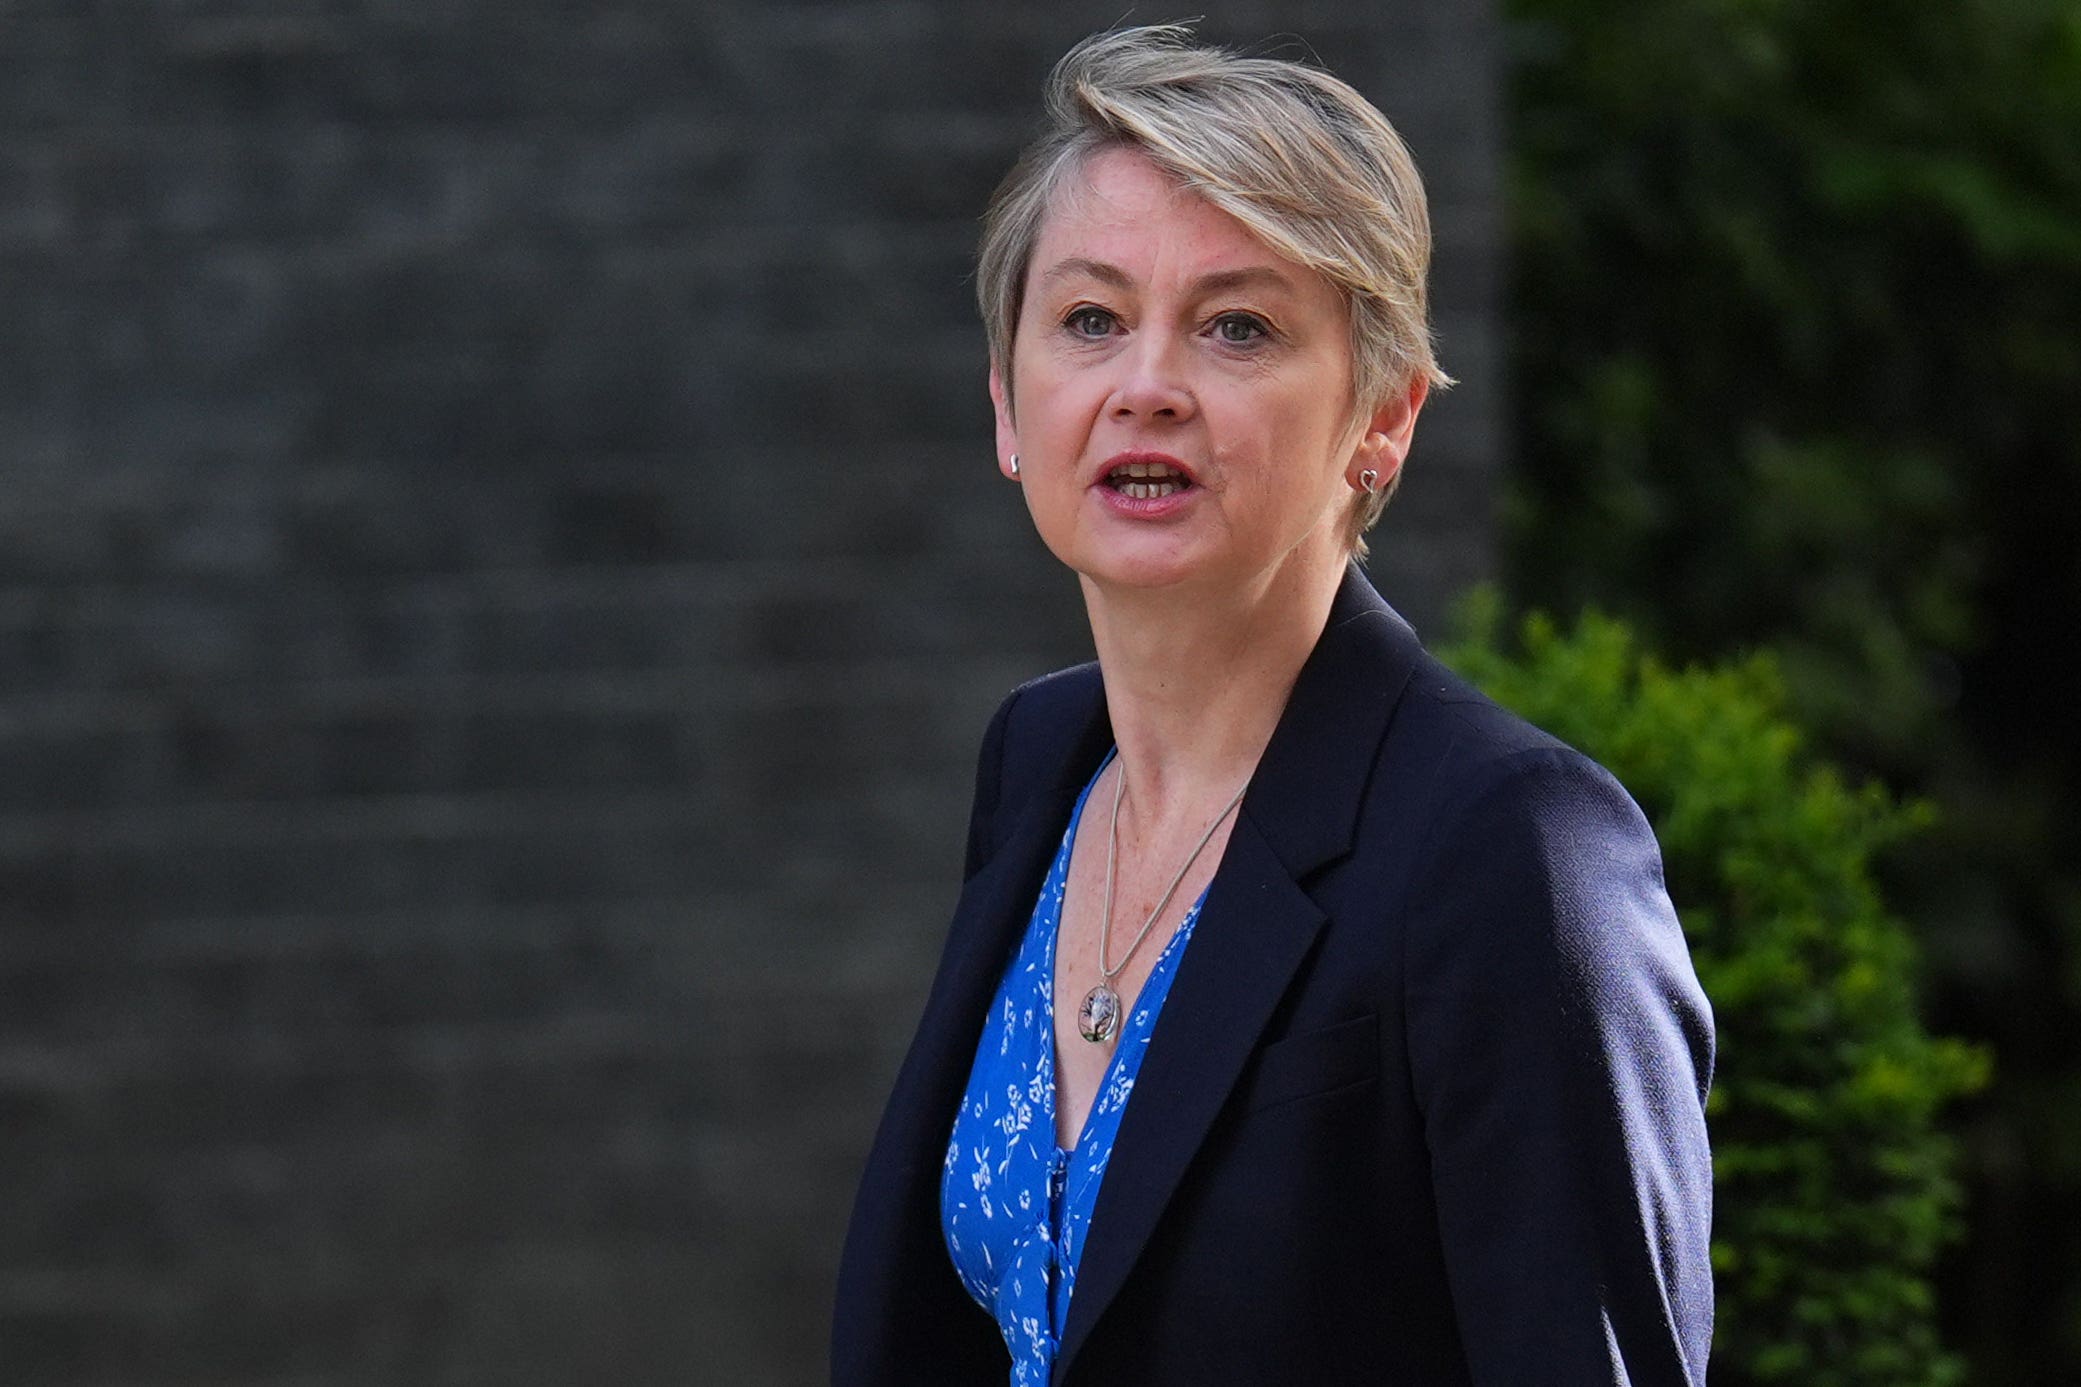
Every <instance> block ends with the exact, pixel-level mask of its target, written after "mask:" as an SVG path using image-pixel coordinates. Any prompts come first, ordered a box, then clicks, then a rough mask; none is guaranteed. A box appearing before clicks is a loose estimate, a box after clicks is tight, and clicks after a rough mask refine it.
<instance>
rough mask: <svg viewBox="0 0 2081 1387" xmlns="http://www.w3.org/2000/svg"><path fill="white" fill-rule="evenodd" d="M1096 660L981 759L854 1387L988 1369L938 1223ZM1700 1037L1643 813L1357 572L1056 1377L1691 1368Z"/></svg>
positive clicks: (1252, 839) (1146, 1100)
mask: <svg viewBox="0 0 2081 1387" xmlns="http://www.w3.org/2000/svg"><path fill="white" fill-rule="evenodd" d="M1111 742H1112V735H1111V732H1110V730H1109V728H1108V725H1107V721H1106V709H1105V697H1104V690H1103V688H1102V686H1101V684H1100V680H1099V676H1098V672H1097V668H1096V667H1095V666H1090V665H1087V666H1083V667H1081V668H1078V669H1073V670H1068V671H1064V672H1063V673H1060V674H1056V675H1051V676H1049V677H1047V678H1045V679H1041V680H1038V681H1036V682H1034V683H1032V684H1028V685H1026V686H1025V687H1023V688H1021V689H1020V690H1018V691H1017V692H1016V693H1014V694H1013V695H1012V696H1011V697H1010V698H1008V699H1007V700H1006V701H1005V703H1004V705H1003V706H1002V707H1001V708H999V709H998V711H997V715H996V717H995V718H994V719H993V720H992V721H991V723H990V728H989V731H988V733H987V734H986V735H985V737H984V739H983V751H982V757H981V764H980V767H979V769H978V772H977V776H976V793H975V808H974V812H973V817H972V819H971V821H970V825H969V841H968V879H967V883H966V885H965V887H964V888H963V890H962V893H961V899H960V903H959V905H958V906H957V907H956V909H955V912H954V919H953V925H952V928H951V930H950V931H949V933H948V937H947V943H946V949H945V953H944V955H943V957H942V960H941V963H940V967H939V972H938V975H937V977H936V978H935V979H934V981H933V984H932V990H931V993H930V995H929V999H928V1001H927V1003H926V1007H925V1015H924V1019H923V1021H922V1022H921V1023H920V1025H919V1027H918V1032H917V1037H916V1039H915V1040H914V1042H913V1043H912V1046H911V1049H910V1054H909V1057H908V1058H907V1059H906V1061H905V1062H904V1065H903V1068H902V1070H901V1072H900V1073H899V1075H898V1076H897V1080H896V1086H895V1090H894V1092H893V1094H892V1095H891V1097H890V1099H889V1104H888V1109H887V1112H886V1114H885V1116H884V1117H883V1120H882V1124H881V1129H880V1131H879V1133H878V1134H877V1136H876V1138H875V1142H874V1147H873V1150H872V1152H871V1154H870V1155H869V1157H868V1161H867V1167H866V1174H865V1176H864V1179H863V1181H862V1184H861V1189H860V1193H859V1198H858V1201H857V1203H856V1205H855V1207H854V1211H853V1218H852V1226H851V1229H850V1232H849V1234H848V1236H847V1240H846V1248H845V1255H844V1259H843V1262H842V1264H841V1269H840V1273H839V1282H838V1298H837V1313H836V1319H835V1327H834V1335H833V1341H832V1380H833V1382H834V1383H836V1384H839V1387H899V1385H900V1387H916V1385H917V1384H940V1383H956V1384H966V1383H975V1384H985V1383H989V1384H995V1383H1001V1382H1004V1381H1005V1380H1006V1378H1007V1376H1008V1373H1009V1364H1010V1359H1009V1356H1008V1354H1007V1352H1006V1350H1005V1348H1004V1346H1003V1343H1002V1341H1001V1340H1000V1339H999V1336H998V1331H997V1327H996V1325H995V1323H994V1322H993V1321H992V1319H991V1317H990V1316H989V1314H987V1313H986V1312H985V1311H983V1310H982V1309H981V1308H979V1307H978V1306H977V1305H976V1304H975V1303H974V1302H973V1301H972V1300H971V1299H970V1298H969V1296H968V1293H967V1292H966V1291H965V1290H963V1289H962V1287H961V1283H960V1282H959V1280H958V1279H957V1278H956V1276H955V1273H954V1269H953V1266H952V1263H951V1262H950V1261H949V1259H948V1256H947V1252H946V1248H945V1245H944V1243H943V1242H942V1241H941V1232H940V1217H939V1188H940V1174H941V1169H942V1161H943V1160H944V1158H945V1154H946V1148H947V1140H948V1134H949V1131H950V1129H951V1126H952V1122H953V1117H954V1108H955V1105H956V1104H957V1103H958V1102H959V1100H960V1095H961V1093H962V1090H963V1088H964V1086H965V1084H966V1081H967V1077H968V1071H969V1066H970V1063H971V1062H972V1060H973V1058H974V1054H975V1045H976V1041H977V1038H978V1036H979V1035H980V1033H981V1027H982V1022H983V1016H984V1012H985V1010H986V1009H987V1007H988V1005H989V1002H990V998H991V996H992V994H993V992H994V990H995V989H996V987H997V985H998V982H999V980H1000V978H1001V976H1002V974H1003V971H1004V968H1005V967H1006V965H1007V964H1008V963H1009V961H1010V959H1011V957H1012V955H1013V953H1014V951H1015V950H1016V948H1017V945H1018V941H1019V938H1020V934H1021V931H1022V930H1023V929H1024V927H1025V925H1026V923H1027V920H1028V917H1029V915H1030V914H1031V911H1032V908H1033V903H1034V898H1035V895H1036V893H1037V892H1038V891H1039V889H1040V884H1041V881H1042V878H1043V876H1044V875H1045V873H1046V871H1047V867H1048V864H1049V861H1050V859H1051V857H1052V855H1053V853H1054V851H1055V849H1056V846H1057V845H1058V843H1059V842H1060V840H1061V837H1062V833H1063V830H1064V828H1065V826H1066V825H1067V823H1068V820H1069V814H1070V809H1071V806H1072V805H1073V803H1074V801H1075V799H1076V795H1077V792H1078V790H1079V789H1080V788H1081V787H1082V786H1083V785H1084V784H1085V782H1086V781H1088V780H1089V779H1090V778H1091V775H1092V773H1093V772H1094V771H1095V770H1096V768H1097V766H1098V764H1099V761H1100V759H1101V758H1102V757H1103V755H1104V754H1105V752H1106V750H1107V748H1108V747H1109V746H1110V745H1111ZM1711 1068H1712V1018H1711V1012H1710V1010H1709V1008H1708V1007H1707V1004H1706V1001H1705V998H1704V996H1703V994H1702V993H1701V992H1700V991H1699V988H1698V983H1697V980H1696V977H1695V976H1694V975H1693V973H1692V970H1691V964H1690V958H1689V955H1688V954H1687V952H1686V950H1685V947H1684V940H1683V935H1682V933H1681V931H1680V930H1679V928H1678V926H1677V922H1676V918H1675V915H1674V912H1673V911H1672V910H1671V908H1670V905H1669V899H1668V896H1667V894H1666V893H1665V892H1664V890H1663V885H1662V871H1661V860H1660V856H1659V853H1658V851H1657V849H1656V846H1655V841H1654V837H1653V835H1652V834H1651V833H1650V831H1649V829H1648V826H1647V823H1646V821H1645V820H1644V819H1643V818H1642V817H1641V814H1640V811H1639V810H1638V809H1637V808H1636V807H1635V806H1634V804H1633V802H1632V800H1631V799H1629V798H1628V797H1627V795H1626V793H1625V791H1624V790H1622V789H1621V788H1620V787H1619V785H1618V784H1617V782H1616V781H1614V780H1613V779H1612V778H1611V776H1610V775H1608V774H1606V773H1605V772H1604V771H1603V770H1602V769H1601V768H1600V767H1598V766H1597V765H1596V764H1594V763H1593V762H1591V761H1589V760H1588V759H1587V758H1585V757H1583V756H1582V755H1580V754H1579V753H1577V752H1575V751H1572V750H1570V749H1569V748H1567V747H1565V746H1563V745H1562V744H1560V743H1559V742H1556V741H1555V740H1553V739H1552V738H1550V737H1548V736H1546V735H1545V734H1543V733H1541V732H1539V731H1537V730H1535V729H1534V728H1532V727H1531V726H1530V725H1529V724H1527V723H1525V722H1523V721H1522V720H1520V719H1518V718H1516V717H1514V716H1512V715H1511V714H1509V713H1507V712H1504V711H1503V710H1501V709H1500V708H1498V707H1496V706H1495V705H1494V704H1493V703H1491V702H1489V701H1488V700H1487V699H1486V698H1484V697H1482V696H1481V695H1480V694H1479V693H1477V692H1475V691H1474V690H1473V689H1471V688H1470V687H1468V686H1467V685H1466V684H1464V683H1463V682H1461V681H1460V680H1459V679H1457V678H1455V677H1454V676H1453V675H1452V674H1451V673H1449V672H1448V671H1447V670H1446V669H1445V668H1444V667H1443V666H1442V665H1440V664H1438V663H1437V662H1436V661H1435V660H1433V659H1431V658H1430V657H1429V656H1428V655H1426V654H1425V653H1424V651H1423V649H1422V648H1421V646H1419V645H1418V643H1417V640H1416V636H1415V633H1414V632H1412V631H1411V630H1410V629H1409V627H1408V626H1407V625H1406V624H1404V623H1403V621H1402V620H1401V618H1400V617H1398V616H1397V615H1396V614H1395V613H1394V612H1393V611H1392V610H1390V609H1389V608H1388V606H1387V605H1386V604H1385V603H1384V602H1382V601H1381V600H1380V598H1379V597H1378V596H1377V595H1376V594H1375V593H1374V591H1373V589H1372V587H1371V586H1370V585H1369V584H1368V583H1367V582H1366V580H1365V578H1364V577H1363V576H1362V575H1361V574H1360V573H1359V572H1358V570H1357V569H1356V568H1353V569H1352V570H1351V572H1350V573H1349V574H1348V575H1347V576H1346V578H1345V580H1344V583H1343V586H1342V588H1341V589H1340V591H1339V592H1338V595H1337V598H1336V602H1335V605H1334V607H1333V609H1332V611H1331V614H1330V618H1329V621H1328V624H1327V626H1326V627H1325V629H1324V631H1323V634H1322V638H1321V640H1320V641H1319V642H1318V644H1317V646H1316V649H1315V651H1314V652H1313V654H1312V655H1311V656H1310V657H1309V659H1308V661H1307V663H1306V665H1305V666H1304V668H1303V669H1302V671H1301V673H1300V676H1299V678H1298V679H1297V681H1296V682H1295V684H1294V688H1293V693H1292V695H1291V697H1290V698H1289V700H1288V702H1287V707H1286V710H1285V712H1284V714H1283V715H1282V716H1281V718H1280V721H1279V724H1278V727H1277V729H1276V731H1275V732H1274V733H1273V736H1272V738H1271V741H1270V742H1269V744H1268V745H1267V746H1266V748H1265V752H1264V756H1263V758H1262V760H1261V761H1260V762H1259V764H1258V767H1257V772H1256V774H1255V776H1254V777H1253V778H1252V780H1251V782H1250V787H1249V790H1248V792H1247V794H1246V795H1245V797H1244V799H1243V804H1242V809H1241V811H1240V813H1239V814H1238V816H1237V819H1236V822H1235V826H1234V828H1233V830H1232V832H1231V835H1230V838H1229V842H1228V848H1227V851H1226V852H1225V853H1224V854H1223V855H1222V859H1221V865H1220V868H1219V870H1218V871H1217V872H1216V873H1215V875H1214V879H1213V883H1212V885H1211V886H1210V887H1209V889H1208V894H1207V898H1206V905H1205V907H1204V909H1203V910H1202V912H1201V915H1200V920H1199V924H1198V926H1197V929H1196V930H1195V932H1194V934H1193V938H1192V944H1191V946H1190V947H1189V948H1188V949H1187V950H1186V951H1185V954H1184V957H1183V959H1182V960H1181V961H1180V966H1179V970H1178V974H1177V977H1176V981H1175V982H1174V983H1173V985H1172V990H1171V993H1170V998H1169V1000H1168V1002H1167V1003H1166V1005H1165V1007H1164V1010H1163V1015H1162V1017H1161V1018H1160V1020H1159V1022H1158V1024H1157V1028H1156V1032H1155V1035H1154V1037H1153V1038H1152V1040H1151V1042H1150V1046H1149V1049H1148V1052H1147V1055H1146V1057H1145V1059H1144V1061H1143V1064H1142V1070H1141V1075H1140V1079H1139V1081H1138V1082H1137V1083H1136V1085H1135V1091H1134V1097H1133V1099H1132V1100H1131V1101H1130V1102H1129V1104H1128V1106H1127V1111H1126V1114H1125V1116H1124V1119H1123V1121H1122V1123H1121V1126H1120V1131H1119V1136H1118V1140H1117V1143H1116V1144H1115V1146H1114V1149H1113V1156H1112V1162H1111V1164H1110V1166H1109V1167H1108V1168H1107V1171H1106V1177H1105V1182H1104V1184H1103V1185H1102V1186H1101V1187H1100V1190H1099V1196H1098V1203H1097V1206H1096V1209H1095V1211H1094V1214H1093V1218H1092V1223H1091V1231H1090V1234H1089V1237H1088V1239H1087V1241H1086V1244H1085V1247H1084V1251H1083V1254H1082V1261H1081V1264H1080V1266H1079V1269H1078V1275H1077V1290H1076V1295H1075V1298H1074V1299H1073V1300H1072V1302H1071V1306H1070V1313H1069V1320H1068V1323H1067V1325H1066V1326H1065V1327H1064V1332H1063V1335H1062V1340H1061V1347H1060V1352H1059V1355H1058V1357H1057V1360H1056V1367H1055V1382H1056V1384H1057V1387H1065V1385H1067V1387H1087V1385H1089V1387H1098V1385H1100V1384H1121V1387H1126V1384H1134V1385H1135V1387H1168V1385H1169V1384H1176V1385H1177V1387H1185V1384H1194V1387H1204V1385H1205V1384H1223V1383H1236V1384H1254V1385H1256V1387H1265V1385H1267V1384H1283V1383H1294V1384H1307V1387H1330V1385H1331V1384H1338V1383H1360V1382H1363V1383H1369V1384H1383V1383H1391V1384H1409V1385H1410V1387H1415V1385H1416V1384H1424V1385H1425V1387H1430V1384H1441V1385H1442V1384H1468V1383H1479V1384H1484V1387H1491V1385H1492V1387H1532V1385H1533V1384H1548V1383H1551V1384H1567V1387H1587V1385H1588V1384H1619V1383H1630V1384H1634V1387H1664V1385H1665V1384H1667V1385H1668V1387H1675V1385H1676V1384H1693V1385H1694V1387H1695V1384H1698V1383H1702V1382H1703V1381H1704V1379H1705V1361H1706V1352H1707V1348H1708V1344H1709V1341H1710V1339H1711V1334H1712V1281H1711V1270H1710V1265H1709V1262H1708V1255H1707V1241H1708V1233H1709V1225H1710V1221H1711V1215H1710V1211H1711V1198H1712V1170H1711V1162H1710V1158H1709V1155H1708V1153H1707V1149H1706V1137H1705V1121H1704V1103H1705V1093H1706V1087H1707V1085H1708V1083H1709V1082H1710V1078H1711Z"/></svg>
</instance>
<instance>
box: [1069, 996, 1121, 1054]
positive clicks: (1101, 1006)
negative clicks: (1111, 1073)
mask: <svg viewBox="0 0 2081 1387" xmlns="http://www.w3.org/2000/svg"><path fill="white" fill-rule="evenodd" d="M1119 1030H1120V994H1119V993H1117V992H1115V991H1113V989H1112V988H1110V987H1107V986H1106V985H1105V984H1104V983H1100V984H1099V985H1098V986H1096V987H1094V988H1092V989H1091V990H1090V991H1089V992H1086V993H1085V994H1084V1005H1082V1006H1081V1007H1078V1008H1077V1031H1078V1032H1079V1033H1080V1034H1081V1035H1082V1036H1083V1037H1084V1039H1086V1040H1088V1041H1090V1042H1091V1043H1092V1044H1093V1045H1103V1044H1105V1043H1106V1042H1107V1041H1109V1040H1111V1039H1112V1038H1113V1037H1114V1036H1115V1035H1116V1034H1118V1033H1119Z"/></svg>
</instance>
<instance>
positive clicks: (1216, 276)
mask: <svg viewBox="0 0 2081 1387" xmlns="http://www.w3.org/2000/svg"><path fill="white" fill-rule="evenodd" d="M1080 275H1081V276H1084V277H1086V278H1090V279H1095V280H1097V281H1098V282H1099V283H1101V284H1104V285H1107V286H1109V287H1110V288H1114V289H1121V290H1127V289H1132V288H1133V287H1134V279H1133V277H1132V276H1131V275H1129V274H1128V273H1127V271H1125V270H1123V269H1121V268H1120V267H1119V266H1118V265H1111V264H1108V263H1106V262H1105V261H1103V260H1091V259H1087V258H1086V257H1084V256H1081V255H1073V256H1071V257H1070V258H1069V259H1067V260H1062V261H1058V262H1056V264H1054V265H1053V266H1051V267H1050V268H1049V269H1048V270H1047V271H1046V272H1045V273H1044V274H1042V275H1041V280H1040V282H1041V283H1042V284H1053V283H1055V282H1056V281H1058V280H1064V279H1075V278H1077V277H1078V276H1080ZM1293 287H1294V285H1293V281H1292V280H1291V279H1289V278H1288V277H1287V276H1285V275H1283V274H1281V273H1280V272H1279V271H1278V270H1275V269H1273V268H1272V267H1271V266H1270V265H1246V266H1244V267H1243V268H1241V269H1236V270H1215V271H1213V272H1212V273H1211V274H1205V275H1201V276H1200V277H1199V278H1198V279H1196V280H1194V281H1193V282H1192V293H1193V295H1194V297H1198V298H1204V297H1205V296H1207V295H1208V294H1225V293H1228V292H1229V291H1231V290H1235V289H1283V290H1285V291H1287V292H1288V293H1291V292H1292V291H1293Z"/></svg>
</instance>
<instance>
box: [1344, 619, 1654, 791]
mask: <svg viewBox="0 0 2081 1387" xmlns="http://www.w3.org/2000/svg"><path fill="white" fill-rule="evenodd" d="M1380 760H1381V764H1380V766H1379V768H1378V770H1379V771H1380V772H1381V774H1378V775H1376V784H1379V785H1381V786H1383V787H1385V786H1397V787H1399V790H1398V793H1400V794H1402V795H1404V796H1407V795H1409V794H1410V793H1411V791H1416V792H1417V797H1419V798H1421V799H1423V800H1425V801H1427V802H1428V814H1429V816H1430V817H1431V818H1432V820H1433V821H1434V822H1438V823H1449V822H1451V821H1453V820H1464V819H1466V818H1469V817H1481V816H1483V815H1485V814H1486V815H1493V814H1494V813H1496V812H1497V811H1498V810H1499V808H1500V807H1502V806H1506V805H1512V804H1514V805H1516V806H1517V807H1518V810H1519V812H1543V813H1545V814H1548V815H1552V814H1556V813H1561V814H1566V813H1567V812H1568V811H1570V810H1575V811H1589V812H1592V813H1595V814H1597V815H1599V816H1601V817H1616V818H1617V819H1618V820H1619V821H1621V822H1622V823H1624V824H1625V825H1626V826H1627V827H1628V828H1632V829H1637V830H1639V831H1642V832H1645V831H1646V827H1647V825H1646V821H1645V819H1644V817H1643V816H1642V815H1641V813H1640V810H1639V808H1638V806H1637V805H1635V804H1634V802H1633V799H1632V797H1631V796H1630V795H1629V794H1628V793H1627V791H1626V789H1625V787H1624V786H1622V785H1621V784H1620V783H1619V782H1618V780H1617V778H1616V777H1614V776H1613V775H1612V774H1611V772H1610V771H1608V770H1606V769H1605V768H1604V767H1603V766H1602V765H1600V764H1598V762H1597V761H1595V760H1594V759H1593V758H1591V757H1590V756H1588V755H1587V754H1585V753H1584V752H1582V751H1580V750H1578V749H1577V748H1575V747H1573V746H1571V745H1569V744H1568V743H1567V742H1564V741H1562V740H1561V739H1560V738H1558V737H1556V736H1554V735H1552V734H1551V733H1549V732H1547V731H1545V730H1544V729H1542V728H1540V727H1537V726H1535V725H1534V724H1532V723H1531V722H1528V721H1527V720H1526V719H1524V718H1523V717H1520V716H1519V715H1518V714H1516V713H1514V712H1512V711H1511V710H1509V709H1508V708H1505V707H1503V706H1502V705H1500V704H1498V703H1497V702H1495V700H1493V699H1491V698H1489V697H1488V696H1487V695H1486V694H1484V693H1482V692H1481V691H1480V690H1479V689H1477V688H1475V687H1474V686H1473V685H1472V684H1469V683H1468V682H1467V681H1466V680H1464V679H1462V678H1461V677H1460V676H1459V675H1457V674H1455V673H1454V672H1453V671H1452V670H1451V669H1449V668H1448V667H1447V666H1446V665H1444V664H1443V663H1441V662H1440V661H1439V660H1437V659H1436V658H1435V657H1433V656H1431V655H1430V654H1429V653H1425V654H1423V655H1422V656H1420V657H1419V658H1418V661H1417V665H1416V669H1415V671H1414V673H1413V675H1412V677H1411V678H1410V680H1409V683H1408V686H1407V687H1406V688H1405V690H1404V691H1403V696H1402V706H1401V707H1399V708H1398V709H1396V712H1395V718H1394V721H1393V724H1392V725H1391V727H1390V730H1389V734H1388V736H1387V737H1386V738H1385V739H1384V740H1383V742H1382V746H1381V752H1380Z"/></svg>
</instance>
